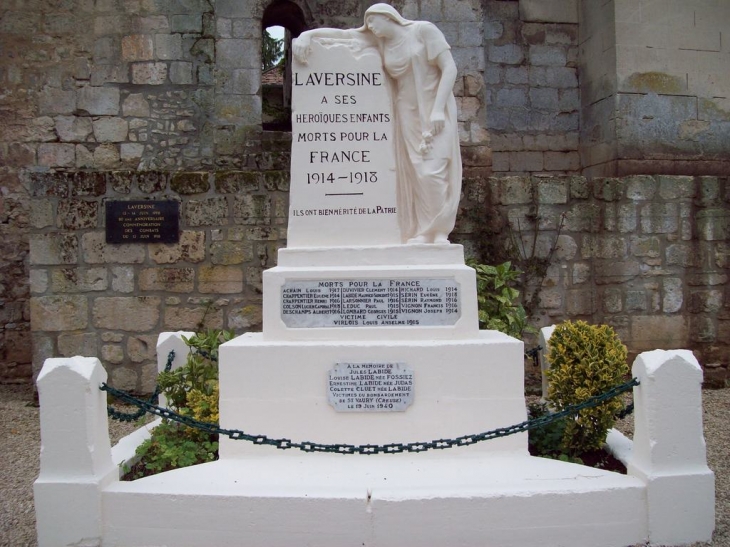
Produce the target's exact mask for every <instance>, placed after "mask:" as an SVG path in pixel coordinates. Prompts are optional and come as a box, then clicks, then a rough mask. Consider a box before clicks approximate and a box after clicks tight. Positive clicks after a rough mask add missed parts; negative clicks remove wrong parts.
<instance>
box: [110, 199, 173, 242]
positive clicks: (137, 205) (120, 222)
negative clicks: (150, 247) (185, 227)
mask: <svg viewBox="0 0 730 547" xmlns="http://www.w3.org/2000/svg"><path fill="white" fill-rule="evenodd" d="M179 240H180V204H179V203H178V202H177V201H107V202H106V242H107V243H177V242H178V241H179Z"/></svg>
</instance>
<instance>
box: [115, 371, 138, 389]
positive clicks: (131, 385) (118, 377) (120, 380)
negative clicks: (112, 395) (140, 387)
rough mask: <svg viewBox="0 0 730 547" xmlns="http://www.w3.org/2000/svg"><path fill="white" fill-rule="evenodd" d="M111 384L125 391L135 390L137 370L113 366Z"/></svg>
mask: <svg viewBox="0 0 730 547" xmlns="http://www.w3.org/2000/svg"><path fill="white" fill-rule="evenodd" d="M108 372H109V385H111V386H113V387H115V388H117V389H121V390H123V391H131V392H134V391H135V390H136V389H137V379H138V378H137V372H136V371H135V370H133V369H131V368H127V367H121V366H117V367H111V369H110V370H109V371H108Z"/></svg>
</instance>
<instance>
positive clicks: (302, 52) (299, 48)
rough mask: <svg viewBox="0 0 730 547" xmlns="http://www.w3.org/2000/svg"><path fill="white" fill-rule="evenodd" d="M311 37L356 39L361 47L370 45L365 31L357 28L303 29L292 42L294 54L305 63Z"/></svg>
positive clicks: (309, 49)
mask: <svg viewBox="0 0 730 547" xmlns="http://www.w3.org/2000/svg"><path fill="white" fill-rule="evenodd" d="M313 38H330V39H334V40H357V41H358V42H362V47H366V46H368V45H371V44H370V40H368V37H367V36H366V33H363V32H361V31H360V30H358V29H338V28H316V29H312V30H305V31H304V32H302V33H301V34H300V35H299V37H298V38H295V39H294V41H293V42H292V46H293V53H294V56H295V57H296V58H297V60H298V61H299V62H300V63H303V64H307V57H308V56H309V52H310V51H311V43H312V39H313Z"/></svg>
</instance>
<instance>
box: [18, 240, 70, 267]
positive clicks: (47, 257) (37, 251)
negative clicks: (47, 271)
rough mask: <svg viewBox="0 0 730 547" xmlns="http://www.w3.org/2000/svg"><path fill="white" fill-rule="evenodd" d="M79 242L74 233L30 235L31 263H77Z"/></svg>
mask: <svg viewBox="0 0 730 547" xmlns="http://www.w3.org/2000/svg"><path fill="white" fill-rule="evenodd" d="M78 247H79V243H78V240H77V239H76V236H75V235H72V234H33V235H31V236H30V263H31V265H56V264H76V263H77V262H78V259H79V254H78V253H79V248H78Z"/></svg>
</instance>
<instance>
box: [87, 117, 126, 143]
mask: <svg viewBox="0 0 730 547" xmlns="http://www.w3.org/2000/svg"><path fill="white" fill-rule="evenodd" d="M93 127H94V137H95V138H96V140H97V141H98V142H122V141H125V140H127V134H128V133H129V125H128V124H127V121H126V120H124V119H122V118H99V119H98V120H94V122H93Z"/></svg>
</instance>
